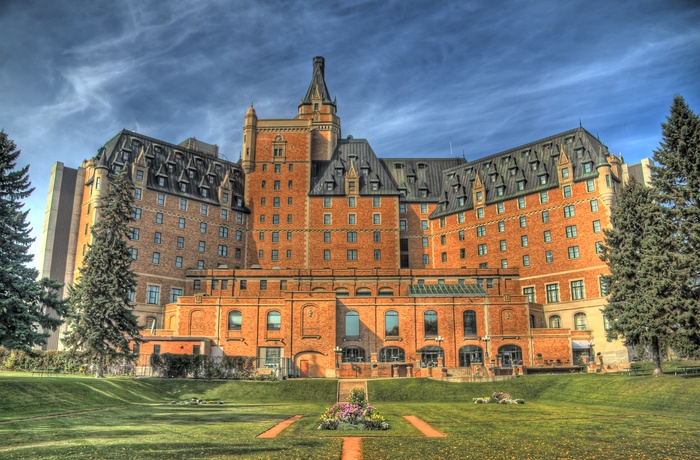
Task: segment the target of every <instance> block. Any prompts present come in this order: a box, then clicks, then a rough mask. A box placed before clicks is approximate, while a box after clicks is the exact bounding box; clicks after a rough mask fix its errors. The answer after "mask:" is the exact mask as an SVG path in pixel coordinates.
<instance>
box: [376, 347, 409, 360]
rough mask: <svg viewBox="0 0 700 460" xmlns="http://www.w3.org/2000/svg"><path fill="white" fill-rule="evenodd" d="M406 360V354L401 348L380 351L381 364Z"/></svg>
mask: <svg viewBox="0 0 700 460" xmlns="http://www.w3.org/2000/svg"><path fill="white" fill-rule="evenodd" d="M405 360H406V354H405V353H404V352H403V349H401V348H399V347H386V348H382V349H381V350H379V362H380V363H398V362H404V361H405Z"/></svg>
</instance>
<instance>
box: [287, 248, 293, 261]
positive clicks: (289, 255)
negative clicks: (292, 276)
mask: <svg viewBox="0 0 700 460" xmlns="http://www.w3.org/2000/svg"><path fill="white" fill-rule="evenodd" d="M291 258H292V250H291V249H287V259H291Z"/></svg>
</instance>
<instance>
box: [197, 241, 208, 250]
mask: <svg viewBox="0 0 700 460" xmlns="http://www.w3.org/2000/svg"><path fill="white" fill-rule="evenodd" d="M206 246H207V245H206V243H205V242H204V241H200V242H199V252H204V251H205V249H206Z"/></svg>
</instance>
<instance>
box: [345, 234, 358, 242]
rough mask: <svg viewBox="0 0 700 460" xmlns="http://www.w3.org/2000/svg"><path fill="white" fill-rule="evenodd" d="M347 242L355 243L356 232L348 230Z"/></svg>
mask: <svg viewBox="0 0 700 460" xmlns="http://www.w3.org/2000/svg"><path fill="white" fill-rule="evenodd" d="M347 235H348V243H357V232H348V234H347Z"/></svg>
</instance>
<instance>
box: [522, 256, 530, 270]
mask: <svg viewBox="0 0 700 460" xmlns="http://www.w3.org/2000/svg"><path fill="white" fill-rule="evenodd" d="M529 266H530V256H529V255H527V254H525V255H524V256H523V267H529Z"/></svg>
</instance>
